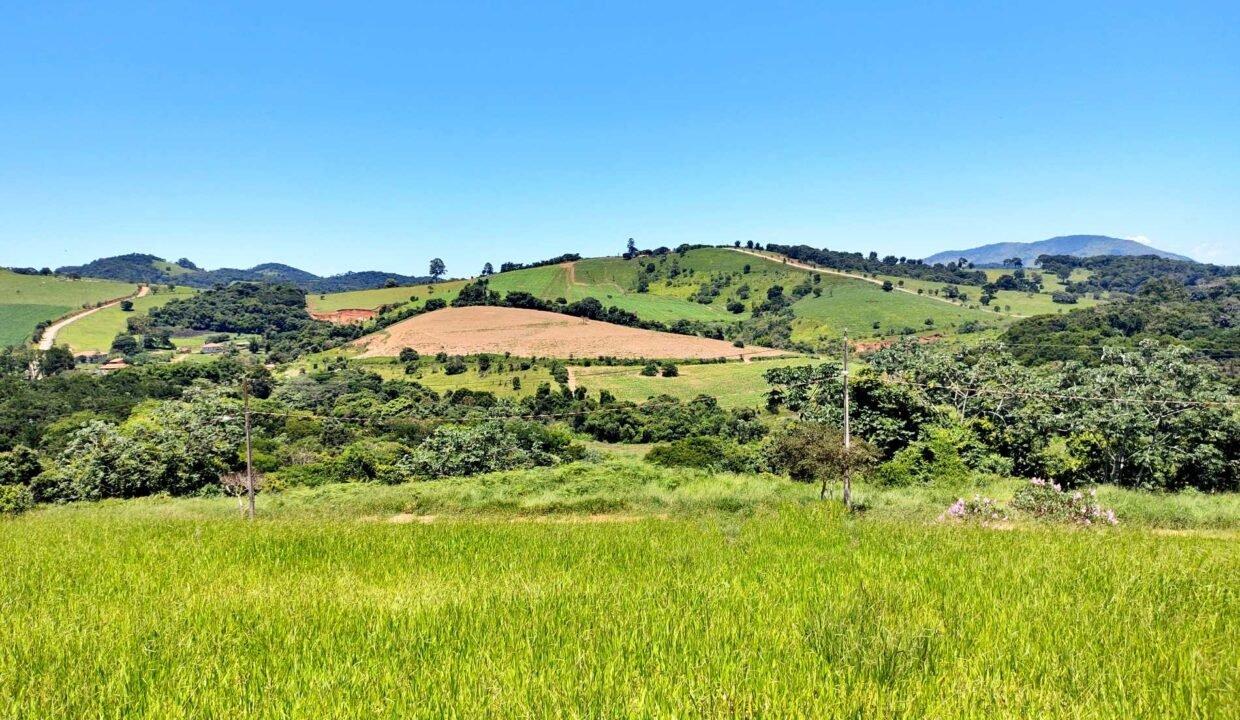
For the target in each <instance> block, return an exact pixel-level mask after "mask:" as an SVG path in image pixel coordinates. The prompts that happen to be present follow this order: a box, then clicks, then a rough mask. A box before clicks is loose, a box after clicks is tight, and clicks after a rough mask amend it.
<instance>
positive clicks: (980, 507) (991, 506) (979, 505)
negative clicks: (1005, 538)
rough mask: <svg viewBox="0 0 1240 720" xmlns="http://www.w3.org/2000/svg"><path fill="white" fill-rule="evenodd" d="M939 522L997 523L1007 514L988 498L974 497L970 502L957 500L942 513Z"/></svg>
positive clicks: (961, 499)
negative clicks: (972, 521)
mask: <svg viewBox="0 0 1240 720" xmlns="http://www.w3.org/2000/svg"><path fill="white" fill-rule="evenodd" d="M939 519H940V520H977V521H980V522H998V521H1001V520H1006V519H1007V514H1006V513H1004V512H1003V508H1002V507H1000V505H999V503H997V502H995V501H994V500H991V499H990V498H988V497H981V496H980V495H974V496H973V499H972V500H965V499H964V498H958V499H957V500H956V502H954V503H952V505H951V507H949V508H947V509H946V510H944V511H943V514H942V515H941V516H939Z"/></svg>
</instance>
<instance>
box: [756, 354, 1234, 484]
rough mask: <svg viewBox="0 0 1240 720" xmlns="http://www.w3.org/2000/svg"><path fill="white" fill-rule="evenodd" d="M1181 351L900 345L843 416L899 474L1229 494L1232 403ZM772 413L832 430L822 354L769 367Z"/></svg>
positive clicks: (870, 363) (836, 380) (832, 378)
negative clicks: (1084, 354)
mask: <svg viewBox="0 0 1240 720" xmlns="http://www.w3.org/2000/svg"><path fill="white" fill-rule="evenodd" d="M1190 356H1191V351H1190V350H1188V349H1186V348H1182V347H1162V346H1159V345H1157V344H1154V343H1149V342H1146V343H1144V344H1142V345H1141V346H1140V347H1136V348H1127V349H1123V350H1109V351H1107V352H1106V353H1105V354H1104V355H1103V356H1102V358H1101V360H1100V361H1096V362H1093V363H1090V364H1086V363H1080V362H1075V361H1069V362H1066V363H1064V364H1063V365H1062V366H1057V367H1049V366H1046V367H1040V368H1029V367H1026V366H1024V365H1021V364H1020V363H1018V362H1016V360H1015V359H1014V358H1013V357H1012V356H1011V355H1010V354H1008V353H1007V352H1005V351H1004V350H1003V349H1002V348H1001V347H1000V346H994V345H983V346H978V347H973V348H964V349H955V350H946V349H941V348H933V347H930V346H925V345H919V344H915V343H902V344H900V345H896V346H893V347H890V348H885V349H883V350H880V351H877V352H875V353H873V354H872V355H870V356H868V358H867V369H865V370H863V371H862V372H860V373H858V374H857V375H856V376H855V377H854V378H853V379H852V381H851V383H850V386H851V388H850V389H851V391H852V392H851V401H852V424H853V429H854V432H856V433H857V435H858V436H860V437H862V438H864V439H866V440H868V441H870V442H871V443H873V444H874V445H875V446H876V447H877V448H879V450H880V451H881V452H882V454H883V457H884V458H887V459H888V460H889V462H895V463H896V464H897V465H896V467H899V466H903V468H904V471H902V472H898V473H895V472H893V468H892V467H889V468H888V471H889V472H893V475H896V476H899V477H900V478H903V480H904V481H908V480H909V479H910V478H915V477H916V474H917V472H919V469H920V471H925V470H926V469H928V468H929V469H932V468H935V467H936V466H941V467H944V468H952V467H954V468H956V469H957V470H959V471H963V472H996V471H998V472H1001V473H1008V472H1015V473H1017V474H1020V475H1024V476H1026V477H1042V478H1049V479H1052V480H1055V481H1057V482H1062V483H1065V484H1067V485H1082V484H1090V483H1114V484H1117V485H1123V486H1128V487H1138V488H1146V489H1166V490H1176V489H1181V488H1188V487H1193V488H1197V489H1200V490H1207V491H1234V490H1237V489H1240V417H1238V416H1237V413H1236V409H1235V408H1234V407H1232V406H1231V405H1230V404H1229V403H1230V402H1232V401H1233V400H1234V398H1235V396H1234V394H1233V393H1231V392H1230V389H1229V388H1228V387H1227V385H1226V384H1225V383H1223V382H1221V381H1220V380H1219V379H1218V377H1217V375H1216V374H1215V373H1214V372H1212V370H1211V369H1210V368H1208V367H1204V366H1202V365H1200V364H1198V363H1194V362H1192V361H1191V359H1190ZM767 379H768V381H769V382H771V383H772V385H773V389H772V391H771V395H770V404H771V407H772V408H779V407H787V408H788V409H790V410H792V411H794V412H795V413H797V414H798V415H799V416H800V417H801V418H803V419H806V420H810V421H816V422H824V423H828V424H832V425H838V424H839V423H840V421H841V416H842V395H843V388H842V379H841V375H840V368H839V366H838V365H836V364H833V363H827V364H823V365H818V366H805V367H797V368H778V369H772V370H770V371H768V373H767Z"/></svg>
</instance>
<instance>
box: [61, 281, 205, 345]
mask: <svg viewBox="0 0 1240 720" xmlns="http://www.w3.org/2000/svg"><path fill="white" fill-rule="evenodd" d="M174 267H175V266H174ZM195 292H197V291H196V290H194V289H192V288H187V287H177V288H176V289H174V290H169V289H168V288H166V287H163V286H153V287H151V292H150V294H149V295H146V296H143V297H140V298H134V300H133V310H131V311H129V312H126V311H124V310H122V309H121V308H120V306H119V305H115V306H113V307H108V308H104V309H102V310H100V311H99V312H96V313H92V314H90V315H87V316H86V317H84V318H82V319H81V320H76V321H74V322H73V323H72V324H70V325H67V326H65V328H64V329H63V330H61V331H60V333H59V334H58V335H57V336H56V342H57V343H59V344H61V345H68V346H69V348H70V349H71V350H73V351H74V352H82V351H86V350H97V351H99V352H106V351H107V350H108V348H110V347H111V346H112V339H113V338H115V337H116V335H117V333H121V332H124V331H125V330H126V327H127V326H126V324H125V322H126V320H128V319H129V318H130V317H134V316H136V315H138V314H141V313H145V312H147V311H148V310H150V309H151V308H156V307H160V306H161V305H163V304H164V303H167V302H168V301H170V300H173V299H176V298H184V297H189V296H190V295H193V294H194V293H195ZM174 342H175V341H174ZM176 344H178V345H179V344H180V343H176ZM199 344H201V343H199Z"/></svg>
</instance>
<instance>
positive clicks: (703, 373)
mask: <svg viewBox="0 0 1240 720" xmlns="http://www.w3.org/2000/svg"><path fill="white" fill-rule="evenodd" d="M813 362H815V361H814V360H811V359H809V358H786V359H785V358H779V359H776V358H771V359H766V360H760V361H754V362H747V363H746V362H728V363H706V364H701V365H695V364H683V365H680V366H678V367H677V374H676V376H675V377H662V376H660V375H654V376H647V375H643V374H642V368H641V367H640V366H619V367H609V366H606V365H594V366H591V367H574V368H572V373H573V379H574V382H575V384H576V385H577V386H578V387H584V388H586V389H588V390H589V391H590V392H592V393H597V392H599V391H601V390H606V391H607V392H610V393H611V394H612V395H614V396H615V397H616V399H617V400H621V401H629V402H644V401H645V400H646V399H648V398H652V397H655V396H658V395H670V396H671V397H674V398H678V399H680V400H686V401H687V400H692V399H693V398H695V397H697V396H698V395H710V396H711V397H713V398H715V399H716V400H718V401H719V406H720V407H724V408H760V407H762V406H763V405H764V404H765V403H766V395H767V392H768V391H769V390H770V387H771V386H770V385H768V384H767V383H766V380H765V379H764V378H763V375H764V374H765V373H766V371H767V370H769V369H771V368H774V367H791V366H797V365H809V364H811V363H813Z"/></svg>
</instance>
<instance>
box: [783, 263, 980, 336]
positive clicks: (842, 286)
mask: <svg viewBox="0 0 1240 720" xmlns="http://www.w3.org/2000/svg"><path fill="white" fill-rule="evenodd" d="M822 289H823V290H822V295H821V296H820V297H813V296H806V297H805V298H802V299H801V300H799V301H797V302H796V303H795V304H794V305H793V306H792V309H793V312H794V313H795V314H796V317H797V319H796V321H795V322H794V323H793V326H792V327H793V335H792V337H793V339H794V340H804V341H809V342H812V341H815V340H821V339H826V338H836V337H840V336H841V335H842V334H843V332H844V331H845V330H847V331H848V334H849V336H850V337H866V336H873V335H886V334H895V333H897V332H899V331H900V330H902V329H904V328H912V329H913V330H914V331H917V332H931V331H936V332H941V333H952V332H954V331H955V329H956V328H957V327H959V326H960V325H961V324H963V323H965V322H966V321H970V320H972V321H975V322H977V323H982V324H992V325H993V324H998V323H999V322H1000V319H999V318H996V316H995V314H994V313H993V312H984V311H982V310H973V309H970V308H968V307H962V306H959V305H953V304H950V303H945V302H941V301H939V300H932V299H930V298H923V297H918V296H916V295H910V294H909V293H904V292H896V291H892V292H884V291H883V290H882V288H881V287H879V286H877V285H875V284H873V283H869V282H866V281H864V280H856V279H853V278H845V277H839V276H836V275H825V274H824V275H823V280H822ZM927 320H930V321H931V322H929V323H927V322H926V321H927ZM875 323H878V327H874V324H875Z"/></svg>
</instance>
